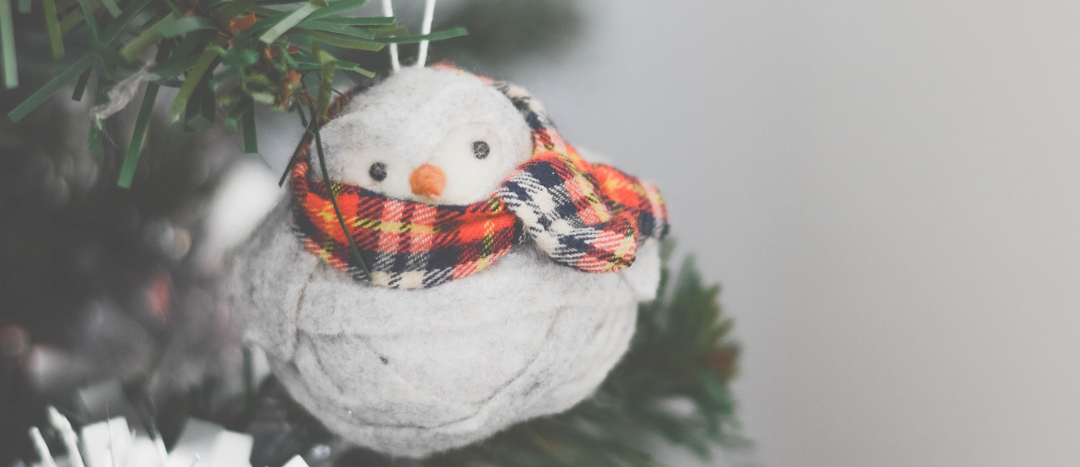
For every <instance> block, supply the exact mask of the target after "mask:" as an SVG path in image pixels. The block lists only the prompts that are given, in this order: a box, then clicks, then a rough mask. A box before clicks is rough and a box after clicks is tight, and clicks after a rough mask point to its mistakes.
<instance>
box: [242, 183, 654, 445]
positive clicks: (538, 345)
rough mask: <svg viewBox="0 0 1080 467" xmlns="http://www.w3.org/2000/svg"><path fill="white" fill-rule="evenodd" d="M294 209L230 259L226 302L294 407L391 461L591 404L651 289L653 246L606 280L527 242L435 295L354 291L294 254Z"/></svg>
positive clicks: (314, 261) (348, 282)
mask: <svg viewBox="0 0 1080 467" xmlns="http://www.w3.org/2000/svg"><path fill="white" fill-rule="evenodd" d="M290 204H291V200H289V199H284V200H282V202H281V203H280V204H279V205H278V206H277V207H276V208H275V210H274V211H272V212H271V214H270V215H269V216H268V217H267V218H266V219H265V220H264V221H263V223H262V225H261V226H260V227H259V228H258V229H257V230H256V233H255V235H254V236H253V237H252V238H251V239H250V240H249V241H248V242H245V243H244V244H243V245H242V246H241V247H240V249H238V250H236V251H234V252H233V254H232V257H231V258H230V259H229V261H228V264H229V269H228V271H227V276H226V278H227V280H226V282H225V291H226V295H227V296H228V297H229V301H228V306H229V308H230V309H231V310H232V312H233V313H234V315H235V316H236V317H237V318H238V319H239V320H240V321H241V324H242V325H243V328H244V329H245V331H244V332H245V336H244V337H245V340H247V341H248V342H249V343H251V344H254V345H257V346H259V347H261V348H262V349H264V350H265V351H266V354H267V357H268V359H269V361H270V362H271V368H272V370H273V372H274V374H275V375H276V376H277V377H278V378H279V379H280V380H281V382H282V383H283V384H284V385H285V387H286V388H287V389H288V390H289V393H290V394H291V395H292V397H293V398H294V399H295V400H296V401H297V402H299V403H300V404H301V405H303V406H304V407H305V408H306V409H307V410H308V411H310V412H311V413H312V414H313V415H315V416H316V417H318V418H319V419H320V421H322V422H323V423H324V424H325V425H326V426H327V427H328V428H330V429H331V430H332V431H334V432H335V433H337V434H338V435H340V436H342V437H343V438H345V439H347V440H349V441H351V442H354V443H357V444H360V445H363V446H367V447H370V448H372V449H375V450H377V451H380V452H384V453H387V454H390V455H394V456H402V457H415V458H419V457H424V456H427V455H430V454H432V453H434V452H439V451H443V450H447V449H452V448H456V447H460V446H463V445H466V444H469V443H473V442H477V441H480V440H483V439H485V438H487V437H489V436H491V435H492V434H494V433H496V432H498V431H500V430H502V429H504V428H507V427H509V426H510V425H512V424H515V423H518V422H521V421H525V420H528V419H531V418H534V417H538V416H543V415H549V414H554V413H559V412H562V411H565V410H567V409H569V408H570V407H572V406H574V405H575V404H577V403H578V402H579V401H581V400H582V399H584V398H586V397H589V396H590V395H591V394H592V393H593V391H595V389H596V387H597V386H598V385H599V384H600V383H601V382H603V379H604V377H605V376H606V375H607V373H608V371H610V369H611V368H612V367H613V366H614V365H615V364H616V363H617V362H618V360H619V358H620V357H621V356H622V354H623V353H625V351H626V348H627V346H628V345H629V341H630V338H631V337H632V335H633V332H634V326H635V323H636V319H637V303H638V302H639V301H647V300H651V299H652V298H654V297H655V291H656V287H657V285H658V283H659V280H660V258H659V248H658V245H657V244H655V243H654V242H650V243H647V244H646V245H643V246H642V248H641V249H640V251H639V253H638V260H637V261H635V263H634V265H632V266H630V267H629V268H626V269H624V270H623V271H620V272H616V273H610V274H590V273H584V272H580V271H576V270H574V269H571V268H567V267H564V266H561V265H558V264H555V263H554V262H552V261H551V260H550V258H548V257H547V256H546V255H544V254H543V253H541V252H540V251H539V250H537V249H536V248H535V245H533V244H529V243H528V242H526V243H524V244H521V245H517V246H515V247H514V248H512V249H511V250H510V251H509V252H508V253H507V254H506V255H505V256H504V257H503V259H502V260H501V261H499V263H498V264H495V265H493V266H492V267H491V268H490V269H488V270H487V271H485V272H484V273H482V274H476V275H473V276H470V277H466V278H464V279H462V280H458V281H452V282H449V283H446V284H443V285H441V286H439V287H434V288H429V289H419V290H400V289H389V288H385V287H378V286H373V285H370V284H364V283H357V282H356V281H354V280H353V279H352V278H350V277H348V276H346V275H344V274H342V273H340V272H339V271H337V270H335V269H333V268H332V267H331V266H330V265H329V264H327V263H326V262H324V261H322V260H320V259H319V258H317V257H315V256H314V255H312V254H310V253H309V252H308V251H306V250H305V249H304V248H303V246H302V245H301V243H300V241H299V240H298V239H297V238H296V236H295V235H294V233H293V231H292V227H291V226H290V225H289V223H290V221H291V218H292V216H291V213H290V210H291V206H290Z"/></svg>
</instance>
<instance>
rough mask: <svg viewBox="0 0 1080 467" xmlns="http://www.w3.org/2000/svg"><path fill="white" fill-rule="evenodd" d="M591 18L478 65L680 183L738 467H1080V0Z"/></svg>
mask: <svg viewBox="0 0 1080 467" xmlns="http://www.w3.org/2000/svg"><path fill="white" fill-rule="evenodd" d="M399 3H401V2H400V1H399ZM583 5H584V7H585V9H586V10H587V12H588V13H589V18H590V21H589V23H588V25H587V26H588V28H589V30H588V32H587V33H586V34H585V37H584V38H583V39H584V40H583V41H582V42H581V44H580V45H579V46H577V47H576V48H575V50H573V51H572V52H571V53H569V54H564V55H560V56H558V57H546V58H543V57H541V58H537V57H532V58H531V59H530V60H528V61H526V62H521V63H516V64H513V66H509V67H506V68H505V69H500V70H480V71H485V72H488V73H492V71H495V72H497V73H498V74H499V75H501V76H499V77H503V78H510V79H512V80H513V81H515V82H517V83H519V84H523V85H525V86H527V87H528V88H530V89H531V90H532V91H533V92H534V94H535V95H537V96H539V97H540V98H541V99H542V100H543V101H544V103H545V104H546V105H547V107H548V110H549V112H550V114H551V115H552V116H553V117H554V118H555V119H556V122H557V123H558V124H559V126H560V129H561V130H562V132H563V133H564V135H565V136H567V138H568V139H569V140H570V141H571V142H573V143H575V144H577V145H579V146H584V147H588V148H590V149H592V150H594V151H598V152H602V153H605V154H607V155H608V156H610V157H612V158H614V159H616V160H618V161H619V164H620V165H621V166H623V167H624V168H625V169H626V170H628V171H630V172H632V173H635V174H639V175H642V176H644V177H645V178H648V179H651V180H653V181H655V182H656V183H657V184H659V185H660V186H661V188H662V189H663V191H664V193H665V196H666V198H667V200H668V202H669V204H670V209H671V215H672V218H673V222H674V225H675V230H674V235H675V236H676V237H677V238H678V240H679V242H680V244H681V246H682V248H683V250H684V251H686V252H693V253H695V254H696V256H697V258H698V261H699V264H700V265H701V267H702V269H703V271H704V273H705V276H706V277H707V278H708V279H710V280H713V281H720V282H721V283H722V284H723V285H724V293H723V295H722V301H723V304H724V306H725V307H726V310H727V312H728V313H729V315H730V316H733V317H734V318H735V319H736V328H735V329H736V333H737V335H738V337H739V339H740V341H741V342H742V343H743V344H744V354H743V357H742V365H741V366H742V376H741V378H740V379H739V380H738V383H737V385H736V391H737V395H738V398H739V400H740V408H739V410H740V414H741V418H742V420H743V421H744V423H745V429H746V433H747V435H749V436H750V437H752V438H753V439H754V440H755V441H756V442H757V448H756V449H757V450H756V452H755V453H754V454H753V455H750V456H748V458H749V460H746V461H744V460H738V461H731V459H728V461H729V462H732V463H737V464H741V463H743V462H749V463H752V464H761V465H770V466H822V467H825V466H875V467H891V466H896V467H900V466H972V467H976V466H978V467H992V466H1076V465H1080V401H1078V398H1080V363H1078V357H1080V340H1078V338H1077V334H1078V331H1080V313H1078V311H1080V306H1078V305H1080V288H1078V287H1077V284H1078V279H1080V214H1078V213H1080V184H1078V183H1077V179H1078V173H1080V131H1078V130H1080V3H1078V2H1076V1H1075V0H1073V1H1033V0H1027V1H1014V2H1002V1H974V0H971V1H961V0H933V1H931V0H885V1H873V0H872V1H866V0H819V1H786V2H777V1H750V0H745V1H689V0H669V1H665V2H647V1H643V0H633V1H627V0H621V1H614V0H606V1H591V2H589V3H587V4H585V3H583ZM493 74H494V73H493ZM269 137H270V138H273V137H274V136H272V135H271V136H269ZM279 137H280V136H279ZM284 139H286V140H288V141H289V142H287V143H285V142H283V143H281V144H280V145H279V146H280V147H282V148H283V151H282V153H283V155H282V156H281V157H279V158H284V157H287V154H285V153H287V152H288V151H291V148H292V145H293V144H295V138H294V137H293V135H288V136H286V137H284ZM263 147H271V146H267V145H266V144H265V143H264V144H263ZM271 159H272V160H273V157H271ZM272 165H281V166H283V165H284V160H282V161H281V162H280V164H272ZM277 169H278V167H275V168H274V170H275V171H276V170H277ZM274 175H276V174H274ZM271 178H273V176H269V177H266V180H269V179H271ZM237 199H239V198H237ZM724 460H725V458H723V457H722V458H721V459H719V460H718V463H720V464H723V463H724ZM684 462H687V461H685V459H684V458H679V457H673V458H672V460H670V461H669V463H670V464H671V465H684Z"/></svg>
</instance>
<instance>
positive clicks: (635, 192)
mask: <svg viewBox="0 0 1080 467" xmlns="http://www.w3.org/2000/svg"><path fill="white" fill-rule="evenodd" d="M492 84H493V86H494V87H496V88H497V89H500V90H501V91H502V92H503V93H504V94H505V95H506V96H507V98H508V99H509V100H510V102H512V103H513V105H514V107H515V108H517V109H518V110H519V111H520V112H521V116H522V118H523V119H524V121H526V122H528V123H529V126H530V127H531V128H532V134H533V141H534V144H535V147H534V150H533V156H532V158H531V159H529V160H528V161H527V162H525V163H524V164H523V165H521V166H520V167H518V168H517V169H515V170H514V171H513V172H512V173H511V175H510V176H509V177H508V178H507V180H506V181H504V182H503V183H502V184H501V186H500V188H499V189H498V191H497V192H496V193H495V195H493V196H492V197H491V198H489V199H486V200H483V201H479V202H476V203H473V204H470V205H466V206H453V205H451V206H444V205H429V204H426V203H420V202H415V201H410V200H405V199H395V198H391V197H388V196H385V195H382V194H380V193H377V192H374V191H372V190H368V189H365V188H363V187H360V186H357V185H350V184H331V186H330V187H329V188H330V189H329V190H328V189H327V186H326V184H325V183H324V182H323V181H321V180H319V178H318V175H316V174H315V173H313V172H312V171H310V170H309V169H308V166H309V161H310V159H311V155H310V153H311V143H310V141H309V142H308V143H307V144H303V145H302V147H301V149H300V151H299V153H298V154H297V155H296V156H294V160H295V161H296V163H295V166H294V169H293V172H292V192H293V196H294V197H295V198H296V201H297V203H296V204H295V206H296V211H295V216H296V224H297V226H298V234H299V235H301V237H302V238H303V239H304V244H305V246H307V248H308V249H309V250H310V251H311V252H312V253H314V254H315V255H317V256H319V257H320V258H322V259H323V260H325V261H327V262H328V263H329V264H330V265H332V266H334V267H335V268H336V269H338V270H340V271H342V272H347V273H349V274H350V275H352V276H353V277H354V278H355V279H356V280H358V281H364V280H368V279H369V276H368V271H365V270H364V267H363V266H362V265H361V264H360V261H359V260H358V259H357V257H356V255H355V254H354V252H353V251H352V245H350V243H349V240H348V239H347V238H346V235H349V236H350V237H352V240H353V244H355V246H356V248H357V249H358V251H359V253H360V257H361V258H362V260H363V263H364V266H367V269H368V270H369V271H370V280H371V282H372V283H374V284H376V285H381V286H386V287H392V288H405V289H416V288H426V287H433V286H437V285H440V284H443V283H445V282H447V281H450V280H456V279H461V278H463V277H466V276H469V275H471V274H475V273H477V272H480V271H483V270H484V269H485V268H486V267H488V266H489V265H491V264H494V263H495V262H496V261H498V260H499V258H501V257H502V256H503V255H504V254H505V253H506V251H508V250H509V248H510V247H511V246H512V245H514V244H516V243H519V242H520V241H521V240H522V239H523V238H524V237H523V236H522V235H521V231H522V224H524V227H525V228H526V231H527V232H528V234H529V235H530V236H531V237H532V238H533V239H534V240H535V241H536V244H537V246H538V247H539V248H540V249H541V250H542V251H544V252H546V253H547V254H548V255H549V256H551V258H552V260H554V261H555V262H556V263H559V264H562V265H565V266H569V267H572V268H575V269H578V270H580V271H584V272H593V273H606V272H613V271H618V270H620V269H623V268H625V267H627V266H629V265H631V264H633V262H634V259H635V257H636V251H637V246H638V244H639V243H641V242H644V241H646V240H648V239H650V238H652V239H660V238H663V236H664V235H666V233H667V230H668V224H667V211H666V209H665V206H664V203H663V199H662V198H661V196H660V193H659V191H658V190H657V189H656V187H655V186H653V185H651V184H649V183H645V182H642V181H641V180H639V179H638V178H637V177H633V176H630V175H627V174H625V173H623V172H621V171H619V170H618V169H616V168H614V167H611V166H609V165H606V164H590V163H588V162H586V161H585V160H584V159H583V158H582V157H581V156H580V155H579V154H578V153H577V151H575V150H574V148H573V147H571V146H569V145H567V144H566V143H564V142H563V141H562V138H561V137H560V136H559V133H558V131H556V130H555V128H554V126H553V125H552V124H551V122H550V120H549V119H548V118H547V117H546V116H545V115H544V113H543V111H542V107H541V106H540V105H538V104H535V101H534V100H533V99H532V98H531V97H530V96H529V95H528V93H526V92H524V91H523V90H521V89H520V88H515V87H513V86H510V85H508V84H506V83H492ZM353 95H354V93H349V94H345V95H343V96H341V97H339V98H338V99H337V101H336V102H335V104H334V106H333V107H332V108H331V111H332V112H335V113H336V112H337V110H338V109H341V108H343V107H345V106H346V105H347V103H348V102H349V101H350V100H351V99H352V98H353ZM333 116H334V115H333V113H331V118H332V117H333ZM331 192H332V193H333V196H334V197H335V200H336V202H337V205H338V207H339V208H340V209H341V211H342V217H343V220H344V223H345V225H346V227H348V234H346V233H345V232H344V231H343V230H342V228H341V222H340V221H339V220H338V219H337V213H336V210H335V209H334V206H333V202H332V201H331V194H330V193H331ZM508 207H509V209H508Z"/></svg>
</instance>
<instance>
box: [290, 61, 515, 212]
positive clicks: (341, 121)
mask: <svg viewBox="0 0 1080 467" xmlns="http://www.w3.org/2000/svg"><path fill="white" fill-rule="evenodd" d="M322 140H323V146H324V148H325V157H326V166H327V169H328V171H329V173H330V177H331V178H332V179H334V180H336V181H340V182H344V183H348V184H352V185H357V186H360V187H363V188H366V189H368V190H371V191H375V192H378V193H382V194H384V195H386V196H389V197H392V198H399V199H408V200H413V201H419V202H423V203H428V204H470V203H474V202H477V201H481V200H484V199H486V198H488V197H489V196H491V194H492V193H493V192H494V191H495V190H496V188H498V185H499V184H500V183H501V182H502V181H503V180H504V179H506V177H507V176H508V175H509V174H510V173H511V172H512V171H513V170H514V168H515V167H517V166H518V165H520V164H522V163H524V162H525V161H527V160H528V159H529V157H530V156H531V155H532V137H531V134H530V131H529V127H528V125H527V124H526V123H525V120H524V118H523V117H522V116H521V114H520V113H519V112H518V110H517V109H515V108H514V105H513V104H512V103H511V102H510V100H509V99H507V97H506V96H505V95H503V94H502V93H501V92H499V91H498V90H496V89H495V88H493V87H492V86H491V85H489V84H487V83H485V82H484V81H481V80H480V78H477V77H476V76H473V75H470V74H467V73H462V72H458V71H456V70H447V69H435V68H426V67H410V68H404V69H402V70H400V71H397V72H395V73H394V74H392V75H390V76H389V77H387V78H386V79H385V80H383V81H381V82H379V83H377V84H375V85H373V86H372V87H370V88H368V89H367V90H365V91H363V92H361V93H359V94H357V95H356V96H355V97H354V98H353V100H352V101H351V102H350V103H349V104H348V105H347V106H346V107H345V108H344V109H342V111H341V112H340V113H339V114H338V117H336V118H335V119H333V120H331V121H330V122H329V123H328V124H327V125H326V126H325V127H324V128H323V129H322ZM312 162H313V163H315V164H317V161H314V160H313V161H312Z"/></svg>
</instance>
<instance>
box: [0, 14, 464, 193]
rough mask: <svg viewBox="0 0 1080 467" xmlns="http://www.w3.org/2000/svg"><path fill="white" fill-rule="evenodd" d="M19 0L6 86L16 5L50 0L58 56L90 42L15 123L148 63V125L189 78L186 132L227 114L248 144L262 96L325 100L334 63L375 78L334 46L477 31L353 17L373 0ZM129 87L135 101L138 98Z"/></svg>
mask: <svg viewBox="0 0 1080 467" xmlns="http://www.w3.org/2000/svg"><path fill="white" fill-rule="evenodd" d="M18 1H19V4H18V6H19V8H18V11H17V12H16V11H12V4H11V0H0V52H2V64H3V70H4V83H5V86H6V87H7V88H9V89H11V88H14V87H16V86H18V60H17V58H16V52H17V47H16V44H15V42H14V41H15V39H14V37H15V35H14V23H16V21H14V20H13V15H14V14H15V13H18V14H20V15H25V14H28V13H29V12H30V11H31V10H32V9H33V8H34V5H33V4H34V3H36V2H40V8H41V11H42V15H43V16H44V18H45V25H44V26H45V31H44V32H45V33H46V37H47V38H48V41H49V44H50V49H51V50H52V55H53V58H54V59H57V60H59V59H61V58H62V57H64V55H65V51H67V50H71V49H73V47H65V42H69V43H70V42H80V43H83V44H87V45H88V47H86V48H87V49H88V50H89V52H88V53H87V54H86V55H84V56H82V57H79V58H76V59H75V60H74V61H73V62H70V64H69V65H67V67H66V68H65V69H64V70H63V71H61V72H60V73H59V74H57V75H56V76H55V77H54V78H53V79H52V80H51V81H49V82H47V83H46V84H45V85H44V86H42V87H41V88H39V89H38V90H37V91H36V92H34V93H33V94H31V95H30V97H28V98H27V99H26V100H25V101H23V102H22V103H21V104H19V105H18V106H16V107H15V108H14V109H12V110H11V111H10V112H8V117H9V118H10V119H11V120H12V121H13V122H18V121H19V120H21V119H23V118H24V117H26V116H27V115H28V114H30V112H32V111H33V110H34V109H36V108H37V107H38V106H40V105H41V104H42V103H43V102H44V101H45V100H47V99H49V98H50V97H52V96H53V95H54V94H56V92H57V91H59V90H60V89H61V88H64V87H65V86H68V85H70V84H72V83H75V92H74V94H73V96H72V98H73V99H74V100H81V99H82V97H83V95H84V92H83V90H85V88H86V86H87V83H88V82H89V81H90V77H91V75H97V76H99V77H100V79H99V80H98V82H99V83H104V89H102V90H99V92H98V93H97V94H98V95H99V96H104V95H107V94H108V91H109V89H110V87H111V86H112V85H113V83H121V82H122V81H123V78H124V77H125V76H132V75H136V74H139V73H145V76H142V77H141V78H142V80H143V81H146V82H147V84H146V85H145V88H146V91H145V92H144V97H143V99H142V108H141V110H140V112H139V114H140V115H139V122H140V123H143V122H146V123H148V122H149V112H151V111H152V110H153V106H154V100H155V98H156V97H157V89H159V88H160V87H175V88H179V90H178V92H177V93H176V96H175V97H174V98H173V101H172V103H171V105H170V109H171V111H170V114H171V117H172V120H173V121H174V122H176V121H179V120H181V118H183V125H184V128H185V130H187V131H200V130H202V129H205V128H208V127H210V126H211V125H213V124H214V123H215V121H216V118H215V116H216V115H217V114H218V113H220V114H222V115H225V116H226V117H225V118H224V119H223V122H222V124H223V125H224V127H225V128H226V129H229V130H235V129H237V128H238V127H239V128H242V129H243V139H244V148H245V151H246V152H257V151H258V148H257V144H256V143H255V141H256V128H255V119H254V111H253V109H252V106H253V105H255V104H259V105H268V106H271V107H272V108H273V109H274V110H277V111H289V110H291V109H295V108H299V107H301V106H302V107H313V106H317V107H320V108H321V109H325V107H326V103H325V102H324V101H325V100H326V97H327V96H329V95H330V93H331V91H330V89H328V87H329V86H330V85H331V78H332V76H333V73H334V71H335V70H344V71H349V72H354V73H358V74H360V75H363V76H367V77H372V76H374V73H373V72H371V71H369V70H365V69H363V68H361V67H360V66H359V65H358V64H356V63H353V62H349V61H344V60H339V59H338V58H337V57H335V56H334V55H333V54H334V53H336V52H332V51H333V50H337V49H352V50H359V51H366V52H378V51H380V50H381V49H382V48H383V47H384V46H385V45H386V44H388V43H408V42H419V41H421V40H440V39H448V38H452V37H457V36H462V35H465V34H467V33H466V31H465V30H464V29H463V28H453V29H448V30H443V31H437V32H433V33H431V34H428V35H411V34H409V32H408V30H407V29H405V28H404V27H401V26H400V25H399V24H398V23H397V21H396V20H395V19H394V18H392V17H348V16H346V14H347V13H350V12H352V11H354V10H356V9H357V8H360V7H361V6H363V5H364V4H365V3H367V0H336V1H329V2H328V1H326V0H311V1H282V0H231V1H229V0H126V1H125V0H18ZM153 47H156V48H157V50H158V53H157V54H156V56H155V57H154V58H151V59H148V62H145V63H144V61H143V60H144V55H145V54H146V52H147V51H148V50H150V49H151V48H153ZM313 73H314V74H316V75H318V77H319V79H318V80H315V82H318V83H320V84H319V86H318V87H316V88H315V89H313V90H312V93H313V95H312V94H308V92H307V91H306V90H305V89H302V88H301V82H302V81H303V80H304V79H305V78H307V77H308V76H309V75H311V74H313ZM99 86H100V85H99ZM323 88H327V89H323ZM130 94H131V93H128V95H127V96H124V99H127V100H134V99H132V97H134V96H132V95H130ZM122 103H123V104H125V105H126V104H128V102H126V101H125V102H122ZM298 104H299V105H298ZM106 118H107V117H106ZM93 123H94V129H95V130H94V131H91V137H90V141H89V142H88V148H89V150H90V152H91V153H96V152H97V151H98V150H99V148H100V139H101V135H100V132H101V130H100V129H101V128H102V122H93ZM241 123H242V125H240V124H241ZM146 131H147V124H143V125H138V124H137V125H136V126H135V130H134V133H133V134H132V136H131V138H130V139H129V143H128V148H127V152H126V156H125V159H124V163H123V167H122V168H121V176H120V179H119V181H118V185H119V186H121V187H123V188H128V187H129V186H130V184H131V181H132V176H133V174H134V173H135V167H136V165H137V164H138V161H139V156H140V154H141V152H142V149H143V148H142V145H143V141H144V139H145V138H144V135H145V134H146Z"/></svg>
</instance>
